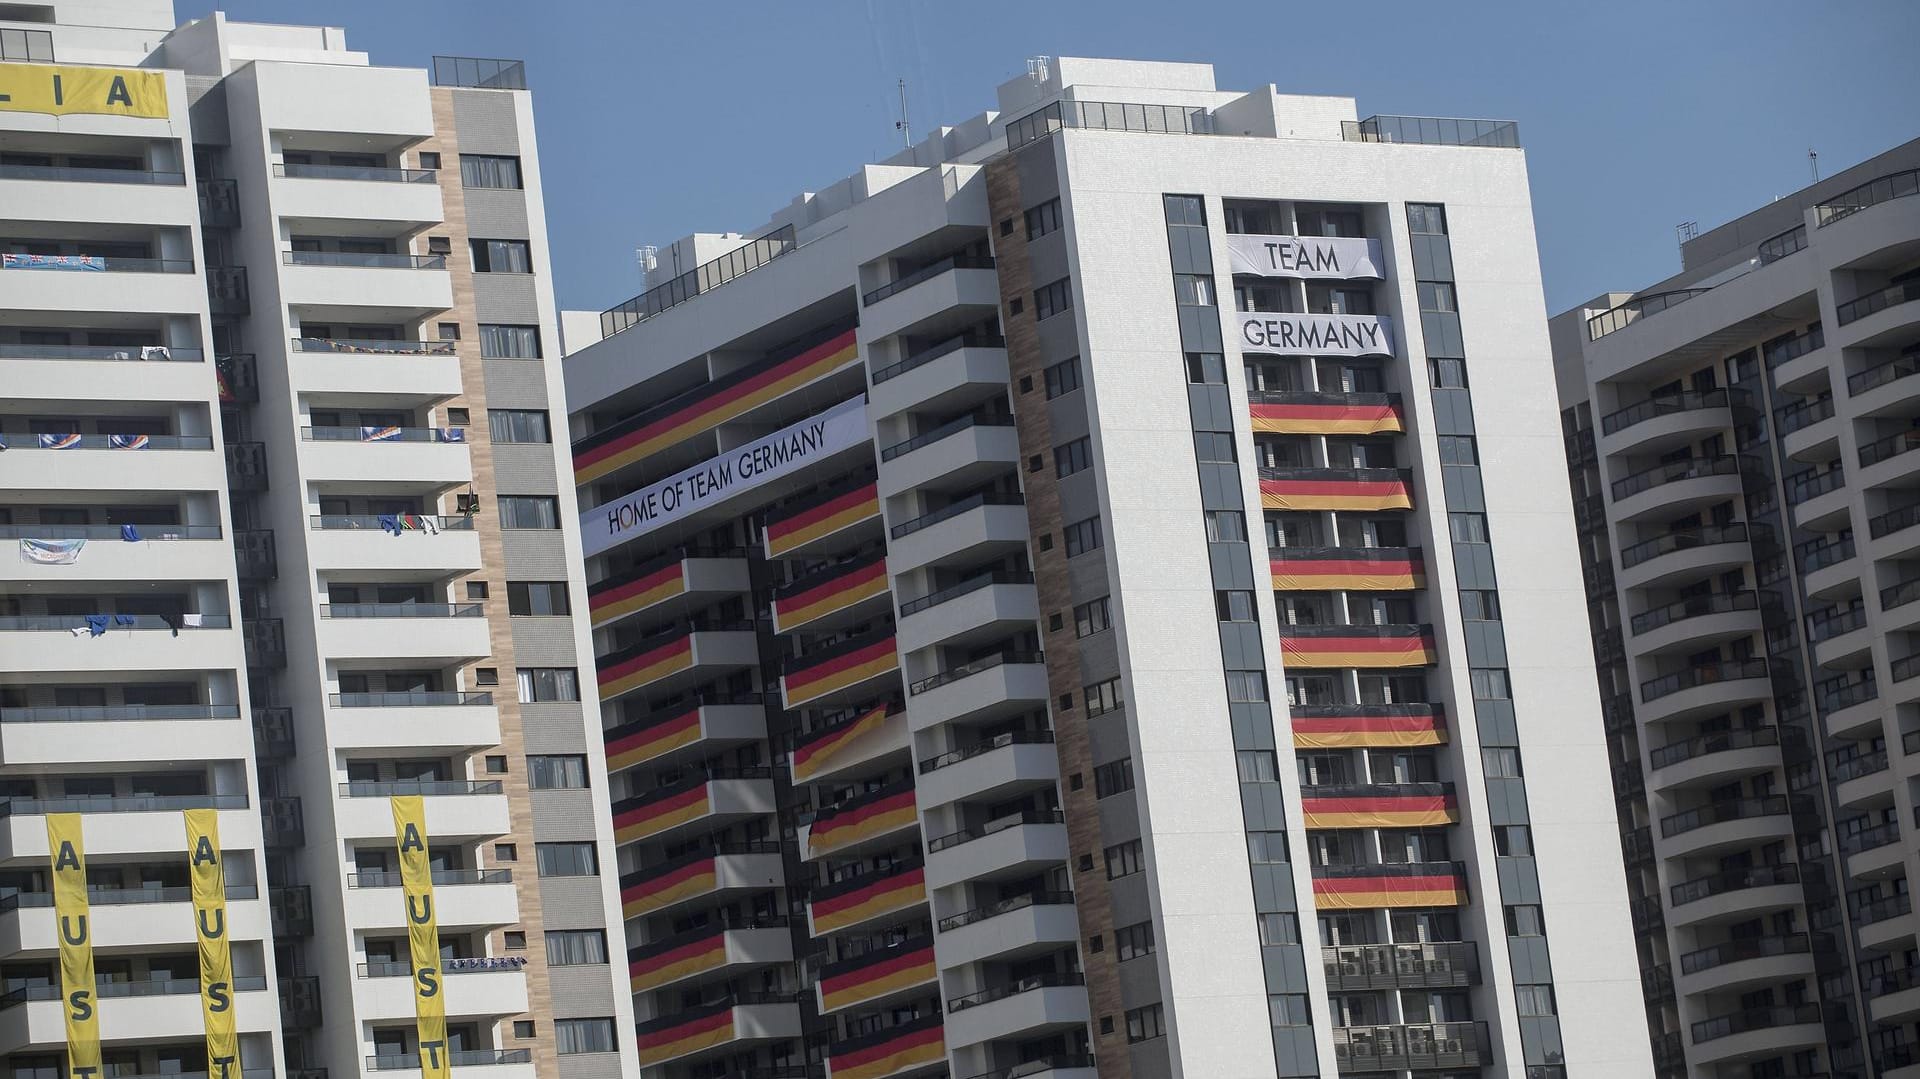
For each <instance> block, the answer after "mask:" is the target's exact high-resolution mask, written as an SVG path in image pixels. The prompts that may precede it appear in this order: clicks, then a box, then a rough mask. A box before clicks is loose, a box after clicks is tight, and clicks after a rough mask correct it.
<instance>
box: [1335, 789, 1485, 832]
mask: <svg viewBox="0 0 1920 1079" xmlns="http://www.w3.org/2000/svg"><path fill="white" fill-rule="evenodd" d="M1300 813H1301V820H1302V822H1303V823H1305V824H1306V826H1307V827H1309V828H1426V827H1430V826H1432V825H1436V824H1454V823H1457V822H1458V821H1459V820H1460V809H1459V806H1457V805H1455V804H1454V800H1453V795H1451V794H1431V795H1428V794H1419V795H1403V796H1386V797H1361V798H1302V799H1300Z"/></svg>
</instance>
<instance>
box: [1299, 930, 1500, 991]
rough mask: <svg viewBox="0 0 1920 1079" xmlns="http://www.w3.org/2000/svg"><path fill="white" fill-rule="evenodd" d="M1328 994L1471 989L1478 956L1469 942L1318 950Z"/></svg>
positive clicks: (1476, 979)
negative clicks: (1406, 989) (1368, 991)
mask: <svg viewBox="0 0 1920 1079" xmlns="http://www.w3.org/2000/svg"><path fill="white" fill-rule="evenodd" d="M1320 962H1321V966H1322V967H1323V968H1324V969H1325V971H1326V977H1327V988H1328V989H1329V990H1330V991H1341V990H1371V989H1391V988H1396V987H1403V988H1409V989H1418V988H1439V987H1442V986H1454V985H1473V984H1476V983H1478V982H1479V980H1480V953H1479V950H1478V949H1477V948H1476V947H1475V946H1474V945H1473V944H1472V943H1471V942H1469V941H1440V942H1436V943H1429V944H1357V945H1340V946H1336V947H1327V948H1321V949H1320Z"/></svg>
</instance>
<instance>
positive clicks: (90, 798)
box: [0, 794, 247, 817]
mask: <svg viewBox="0 0 1920 1079" xmlns="http://www.w3.org/2000/svg"><path fill="white" fill-rule="evenodd" d="M245 808H247V796H246V795H244V794H128V795H118V794H91V795H81V796H79V797H74V798H9V799H6V800H5V801H0V817H21V816H42V815H44V814H47V813H177V812H179V811H180V810H183V809H245Z"/></svg>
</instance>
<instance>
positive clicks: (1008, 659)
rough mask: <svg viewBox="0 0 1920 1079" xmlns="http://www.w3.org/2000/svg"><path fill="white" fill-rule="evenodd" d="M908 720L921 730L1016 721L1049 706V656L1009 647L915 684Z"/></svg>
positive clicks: (910, 693) (911, 685)
mask: <svg viewBox="0 0 1920 1079" xmlns="http://www.w3.org/2000/svg"><path fill="white" fill-rule="evenodd" d="M907 694H908V701H909V705H908V708H907V722H908V723H909V724H910V725H911V726H912V727H913V729H914V730H915V731H924V730H929V729H931V728H933V727H937V726H939V725H940V724H942V723H967V724H981V723H992V722H996V721H998V720H1002V719H1010V718H1012V717H1014V716H1017V715H1020V714H1021V713H1023V712H1027V711H1029V710H1031V709H1033V708H1034V707H1036V706H1038V705H1043V704H1045V703H1046V702H1047V700H1048V699H1049V698H1050V697H1051V696H1052V693H1051V691H1050V690H1049V689H1048V687H1047V667H1046V657H1045V656H1043V655H1042V654H1041V653H1039V652H1018V651H1012V650H1009V651H1006V652H1000V653H997V654H995V655H991V656H986V657H983V658H981V659H976V660H973V661H971V662H968V663H962V664H957V665H955V666H952V667H948V668H947V669H945V670H943V671H939V672H937V673H935V674H931V675H928V676H927V677H925V678H921V679H918V680H917V681H914V682H911V683H909V684H908V686H907Z"/></svg>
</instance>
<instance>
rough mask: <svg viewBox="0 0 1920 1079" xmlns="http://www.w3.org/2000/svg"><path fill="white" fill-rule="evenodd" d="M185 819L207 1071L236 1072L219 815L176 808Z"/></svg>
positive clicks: (217, 1074)
mask: <svg viewBox="0 0 1920 1079" xmlns="http://www.w3.org/2000/svg"><path fill="white" fill-rule="evenodd" d="M181 816H182V817H184V818H185V819H186V822H187V876H188V878H189V879H190V880H191V881H192V884H193V923H194V938H195V939H196V940H197V941H198V942H199V945H200V1012H201V1016H202V1018H203V1019H204V1020H205V1023H206V1028H207V1074H208V1075H209V1076H211V1077H212V1079H228V1076H229V1075H231V1074H235V1073H238V1072H239V1071H240V1069H241V1065H240V1038H239V1034H238V1033H237V1031H236V1030H235V1029H234V1021H233V956H232V954H231V952H230V950H229V949H228V946H227V870H226V863H225V862H223V861H222V860H221V859H222V855H221V853H220V814H219V811H218V810H213V809H188V810H183V811H182V812H181Z"/></svg>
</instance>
